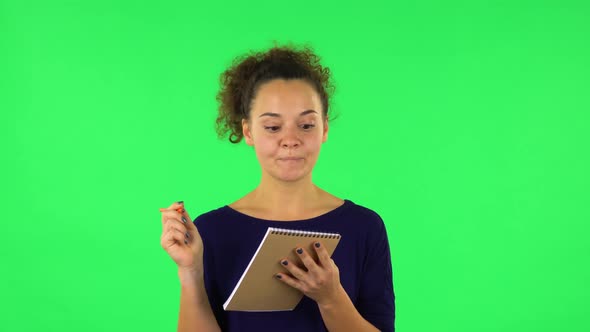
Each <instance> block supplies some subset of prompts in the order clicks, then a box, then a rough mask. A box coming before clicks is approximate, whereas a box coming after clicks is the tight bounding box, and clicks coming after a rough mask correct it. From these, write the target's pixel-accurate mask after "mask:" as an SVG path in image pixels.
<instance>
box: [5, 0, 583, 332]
mask: <svg viewBox="0 0 590 332" xmlns="http://www.w3.org/2000/svg"><path fill="white" fill-rule="evenodd" d="M589 9H590V6H589V5H588V3H587V2H585V1H516V2H514V1H432V0H426V1H410V2H403V3H402V2H399V3H394V2H389V1H381V2H374V1H363V2H348V3H342V2H338V1H331V2H326V1H309V2H301V1H297V2H275V1H257V2H246V1H244V2H234V3H230V2H227V1H224V2H220V3H219V4H217V3H216V2H215V3H214V2H210V3H206V4H204V3H199V2H196V1H104V0H101V1H98V0H95V1H16V0H14V1H7V0H1V1H0V72H1V74H0V110H1V119H2V121H1V127H0V128H1V133H2V134H1V135H2V137H1V142H2V172H1V174H2V200H1V201H2V205H3V210H4V214H3V220H2V228H1V231H0V234H1V235H0V238H1V242H0V246H1V247H0V248H1V250H0V258H1V262H2V272H1V273H0V294H1V295H0V304H1V312H0V330H3V331H38V330H42V331H172V330H175V329H176V319H177V313H178V304H179V284H178V280H177V276H176V271H175V268H174V264H173V262H172V261H171V260H170V259H169V258H168V257H167V255H166V253H165V252H164V251H163V250H162V249H161V247H160V244H159V238H160V232H161V224H160V213H159V211H158V208H160V207H167V206H168V205H170V204H171V203H172V202H173V201H175V200H184V201H185V204H186V208H187V210H188V212H189V214H190V215H191V217H192V218H195V217H197V216H198V215H199V214H200V213H204V212H206V211H209V210H211V209H214V208H217V207H220V206H222V205H224V204H228V203H230V202H233V201H234V200H236V199H238V198H239V197H241V196H243V195H244V194H245V193H247V192H248V191H250V190H251V189H253V188H254V187H255V186H256V185H257V183H258V181H259V166H258V164H257V161H256V158H255V155H254V152H253V150H252V149H251V148H250V147H248V146H246V145H245V144H244V143H242V144H239V145H237V146H232V145H231V144H230V143H229V142H227V141H226V140H218V139H217V138H216V136H215V132H214V120H215V116H216V107H217V104H216V102H215V94H216V92H217V89H218V77H219V74H220V73H221V72H222V71H223V70H224V68H226V67H227V66H228V65H229V64H230V63H231V60H232V59H233V58H234V57H235V56H237V55H240V54H242V53H244V52H247V51H248V50H260V49H264V48H266V47H269V46H272V41H273V40H276V41H278V42H279V43H285V42H294V43H296V44H298V45H301V44H304V43H307V44H309V45H311V46H313V47H314V48H315V50H316V52H317V53H318V54H319V55H320V56H321V57H322V59H323V62H324V64H325V65H327V66H328V67H330V69H331V70H332V72H333V75H334V76H333V77H334V81H335V84H336V90H337V92H336V94H335V95H334V99H333V111H334V112H335V113H337V114H338V115H339V117H338V118H337V119H336V120H335V121H334V122H333V123H332V124H331V129H330V130H331V132H330V136H329V140H328V142H326V144H325V145H324V146H323V149H322V152H321V157H320V159H319V161H318V164H317V166H316V169H315V171H314V180H315V182H316V183H317V184H318V185H319V186H320V187H322V188H324V189H326V190H327V191H329V192H331V193H333V194H334V195H337V196H339V197H341V198H348V199H351V200H352V201H354V202H355V203H357V204H361V205H364V206H367V207H369V208H371V209H373V210H375V211H376V212H378V213H379V214H380V215H381V216H382V217H383V219H384V221H385V222H386V224H387V230H388V235H389V238H390V245H391V252H392V261H393V267H394V287H395V292H396V304H397V310H396V313H397V319H396V326H397V329H398V331H401V332H414V331H416V332H422V331H424V332H426V331H453V332H460V331H589V330H590V321H589V319H588V317H589V316H590V309H589V305H588V303H589V301H590V290H589V281H590V268H589V267H588V266H589V264H588V263H589V257H590V255H589V254H590V244H589V240H588V239H589V235H590V234H589V233H590V232H589V227H588V221H590V208H589V204H588V203H589V202H590V199H589V198H590V195H589V194H588V188H589V184H590V183H589V178H590V177H589V176H588V170H589V166H590V165H589V164H590V162H589V161H590V158H589V156H588V150H589V143H590V142H589V137H590V135H589V134H588V131H589V124H590V121H589V115H588V112H589V110H590V107H589V104H590V103H589V102H590V98H589V93H588V92H589V91H590V89H589V88H590V84H589V77H590V66H589V65H590V61H589V59H590V45H589V44H590V37H589V36H590V23H589V22H590V20H589V17H590V10H589Z"/></svg>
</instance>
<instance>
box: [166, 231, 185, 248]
mask: <svg viewBox="0 0 590 332" xmlns="http://www.w3.org/2000/svg"><path fill="white" fill-rule="evenodd" d="M185 241H186V242H185ZM183 243H184V244H188V243H189V242H188V241H187V239H186V238H185V237H184V235H183V234H182V233H181V232H179V231H177V230H174V229H171V230H169V231H167V232H166V233H164V234H163V235H162V240H161V244H162V247H163V248H164V249H167V248H170V247H172V246H173V245H182V244H183Z"/></svg>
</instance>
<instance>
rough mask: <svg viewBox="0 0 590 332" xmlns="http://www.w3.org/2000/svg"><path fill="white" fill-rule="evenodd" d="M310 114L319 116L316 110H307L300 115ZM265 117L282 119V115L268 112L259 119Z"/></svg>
mask: <svg viewBox="0 0 590 332" xmlns="http://www.w3.org/2000/svg"><path fill="white" fill-rule="evenodd" d="M310 113H316V114H317V113H318V112H316V111H314V110H307V111H303V112H301V114H299V116H304V115H307V114H310ZM263 116H272V117H275V118H280V117H281V115H280V114H279V113H271V112H266V113H262V114H260V116H259V118H261V117H263Z"/></svg>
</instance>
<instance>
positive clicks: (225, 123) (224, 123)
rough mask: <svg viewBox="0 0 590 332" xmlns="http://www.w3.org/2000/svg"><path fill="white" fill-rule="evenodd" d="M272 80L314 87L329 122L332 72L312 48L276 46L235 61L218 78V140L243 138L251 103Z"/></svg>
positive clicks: (234, 141)
mask: <svg viewBox="0 0 590 332" xmlns="http://www.w3.org/2000/svg"><path fill="white" fill-rule="evenodd" d="M273 79H285V80H290V79H302V80H305V81H307V82H308V83H310V84H311V86H312V87H314V89H315V90H316V92H317V93H318V95H319V97H320V100H321V102H322V108H323V110H322V116H323V118H324V119H326V120H328V118H329V117H328V109H329V100H330V97H331V96H332V94H333V93H334V85H333V84H332V81H331V78H330V69H329V68H328V67H325V66H322V65H321V64H320V57H319V56H317V55H316V54H315V53H314V51H313V50H312V48H311V47H310V46H304V47H303V48H302V49H300V50H299V49H297V48H296V47H294V46H291V45H287V46H277V45H276V43H275V45H274V46H273V47H272V48H270V49H268V50H267V51H265V52H250V53H248V54H244V55H242V56H239V57H237V58H235V59H234V61H233V63H232V65H231V66H230V67H229V68H228V69H226V70H225V71H224V72H223V73H222V74H221V75H220V77H219V83H220V86H221V87H220V90H219V92H218V93H217V96H216V99H217V101H218V102H219V109H218V111H219V114H218V116H217V120H216V131H217V135H218V136H219V138H220V139H221V138H223V137H224V136H225V135H226V134H227V133H228V132H229V133H230V135H229V141H230V142H232V143H239V142H240V141H241V140H242V138H243V136H244V135H243V133H242V119H250V111H251V107H252V105H251V103H252V100H253V99H254V97H255V96H256V93H257V91H258V89H259V87H260V85H262V84H263V83H266V82H268V81H270V80H273Z"/></svg>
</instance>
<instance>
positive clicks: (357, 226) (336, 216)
mask: <svg viewBox="0 0 590 332" xmlns="http://www.w3.org/2000/svg"><path fill="white" fill-rule="evenodd" d="M331 87H332V86H331V84H330V72H329V69H328V68H326V67H322V66H321V65H320V63H319V58H318V57H317V56H316V55H315V54H314V53H313V51H312V50H310V49H309V48H305V49H303V50H296V49H294V48H290V47H273V48H271V49H270V50H268V51H267V52H264V53H254V54H251V55H247V56H245V57H242V58H238V59H236V61H235V62H234V64H233V65H232V66H231V67H230V68H229V69H227V70H226V71H225V72H224V73H223V74H222V75H221V90H220V92H219V94H218V96H217V100H218V101H219V103H220V107H219V116H218V118H217V125H218V127H217V128H218V133H219V135H220V136H224V135H225V134H226V133H227V132H229V133H230V136H229V140H230V141H231V142H232V143H238V142H240V141H241V140H242V139H245V141H246V144H248V145H250V146H253V147H254V150H255V152H256V156H257V158H258V161H259V163H260V166H261V173H262V174H261V179H260V184H259V185H258V187H256V188H255V189H254V190H253V191H252V192H250V193H248V194H247V195H245V196H244V197H242V198H241V199H239V200H238V201H236V202H234V203H231V204H229V205H225V206H223V207H221V208H219V209H216V210H213V211H209V212H207V213H204V214H202V215H200V216H199V217H197V218H196V219H195V220H194V222H192V223H191V222H188V221H189V220H191V218H190V217H189V215H188V214H187V212H186V210H185V209H184V205H183V203H182V202H176V203H174V204H172V205H170V206H169V207H168V208H165V209H160V211H162V225H163V231H162V237H161V244H162V247H163V248H164V249H165V250H166V252H167V253H168V254H169V255H170V256H171V258H172V259H173V260H174V262H175V263H176V264H177V265H178V276H179V278H180V283H181V300H180V314H179V320H178V331H220V330H222V331H271V330H279V331H326V330H329V331H378V330H381V331H394V320H395V304H394V292H393V281H392V268H391V258H390V252H389V243H388V240H387V234H386V230H385V225H384V224H383V221H382V219H381V218H380V216H379V215H378V214H377V213H375V212H374V211H372V210H370V209H368V208H365V207H363V206H360V205H357V204H355V203H353V202H352V201H350V200H347V199H344V200H343V199H340V198H338V197H335V196H333V195H331V194H329V193H328V192H326V191H324V190H322V189H320V188H319V187H318V186H316V185H315V184H314V183H313V182H312V170H313V167H314V165H315V163H316V161H317V158H318V155H319V152H320V148H321V146H322V143H324V142H325V141H326V139H327V137H328V122H329V121H328V120H329V116H328V110H329V97H330V92H331ZM268 227H282V228H289V229H302V230H310V231H323V232H329V233H340V234H341V236H342V239H341V241H340V243H339V244H338V248H336V250H335V251H334V254H333V255H332V258H330V257H329V255H328V254H327V252H326V250H325V249H324V247H323V246H322V244H321V241H320V242H319V243H317V244H316V246H315V247H314V249H315V250H316V251H317V254H318V257H319V258H320V259H319V260H318V261H314V260H313V259H312V258H311V256H310V255H309V253H308V252H305V250H300V249H299V248H293V249H294V250H296V249H299V250H297V256H298V257H299V259H300V261H299V262H291V261H288V260H286V259H283V260H282V261H281V262H277V264H279V263H280V264H283V265H282V266H283V267H284V271H285V273H279V274H277V275H276V279H277V280H276V282H284V283H285V284H287V285H289V286H290V287H294V288H296V289H298V290H300V291H301V292H303V294H304V295H305V296H304V297H303V299H302V300H301V302H300V303H299V304H298V305H297V307H296V308H295V309H294V310H293V311H277V312H238V311H224V310H223V307H222V305H223V303H224V302H225V300H226V299H227V298H228V296H229V295H230V294H231V292H232V290H233V288H234V287H235V285H236V283H237V281H238V280H239V278H240V276H241V275H242V272H243V271H244V269H245V268H246V267H247V265H248V263H249V261H250V259H251V257H252V255H253V253H254V252H255V250H256V249H257V247H258V244H259V242H260V240H261V238H262V236H263V234H264V233H265V232H266V229H267V228H268ZM297 265H299V266H305V268H299V267H298V266H297Z"/></svg>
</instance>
